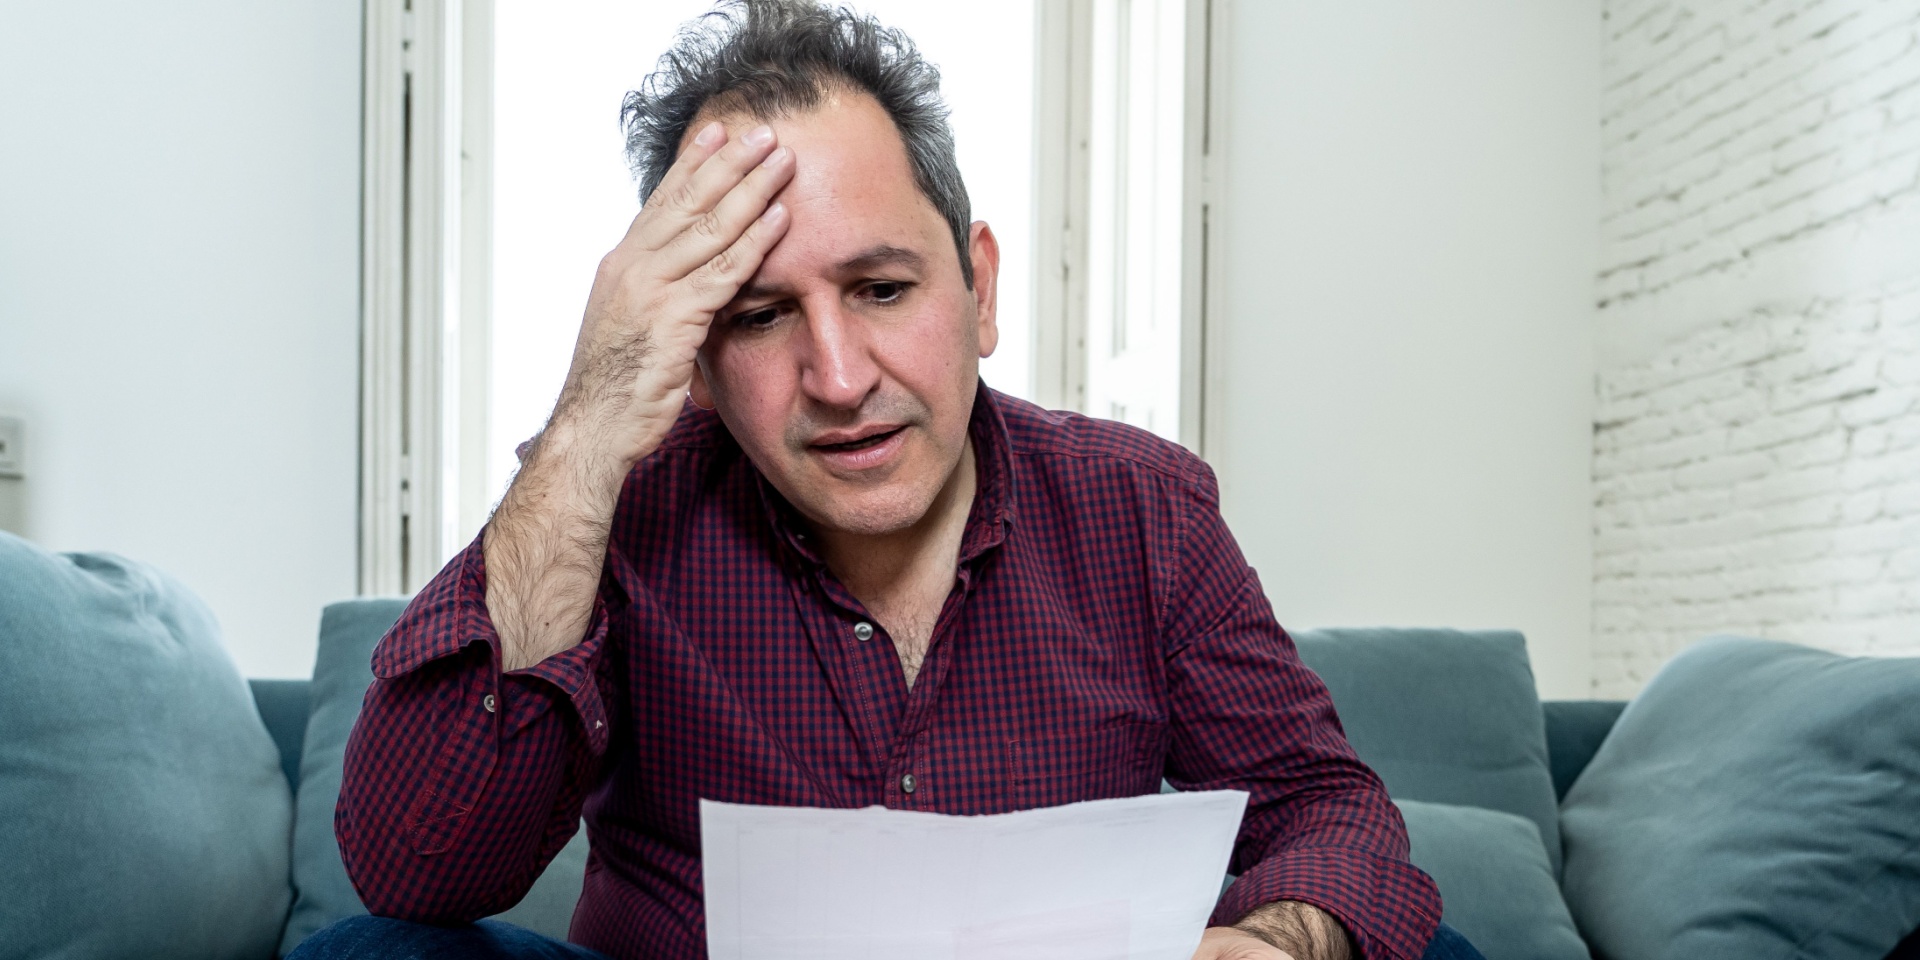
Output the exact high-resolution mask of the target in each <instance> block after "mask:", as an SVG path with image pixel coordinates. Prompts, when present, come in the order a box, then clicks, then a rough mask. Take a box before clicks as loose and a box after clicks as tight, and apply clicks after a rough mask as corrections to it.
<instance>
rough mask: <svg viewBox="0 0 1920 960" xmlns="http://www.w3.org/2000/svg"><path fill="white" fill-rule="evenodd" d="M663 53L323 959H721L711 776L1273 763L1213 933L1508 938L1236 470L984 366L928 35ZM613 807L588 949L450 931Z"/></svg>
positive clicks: (523, 882)
mask: <svg viewBox="0 0 1920 960" xmlns="http://www.w3.org/2000/svg"><path fill="white" fill-rule="evenodd" d="M662 64H663V67H662V69H661V71H660V72H658V73H656V74H655V75H653V76H652V77H650V78H649V80H648V82H647V84H646V85H645V87H644V88H643V89H642V90H641V91H639V92H636V93H634V94H631V95H630V96H629V98H628V101H627V105H626V109H625V111H624V120H625V123H626V126H627V130H628V134H629V137H628V150H629V155H630V157H631V159H632V160H633V162H634V165H635V168H636V170H637V171H638V172H639V174H640V177H641V194H642V197H643V199H644V208H643V209H642V211H641V212H640V214H639V215H638V216H637V217H636V218H635V219H634V221H633V224H632V227H631V229H629V231H628V232H627V235H626V237H625V238H624V239H623V240H622V241H621V242H620V244H619V246H618V247H616V248H615V249H614V250H613V252H611V253H609V254H608V255H607V256H606V258H605V259H604V260H603V261H602V262H601V264H600V269H599V271H598V273H597V275H596V276H595V280H594V285H593V290H592V293H591V295H590V297H589V299H588V304H587V310H586V317H585V320H584V322H583V324H582V326H581V331H580V335H579V339H578V341H577V345H576V348H575V351H574V357H573V363H572V368H571V370H570V372H569V374H568V377H567V382H566V384H565V386H564V388H563V390H562V392H561V396H560V399H559V401H558V403H557V404H556V406H555V409H554V411H553V415H552V417H551V419H550V421H549V423H548V425H547V426H546V428H545V429H544V430H543V431H542V432H541V434H540V436H539V437H538V438H537V439H536V440H535V441H534V442H533V444H532V445H531V447H530V449H528V450H527V451H526V453H525V456H524V458H523V463H522V467H521V470H520V473H519V475H518V476H517V477H516V478H515V479H514V482H513V484H512V486H511V488H510V489H509V490H508V492H507V494H506V496H505V497H504V498H503V500H502V501H501V503H500V506H499V508H498V510H497V511H496V513H495V515H494V517H493V519H492V521H491V522H490V523H489V524H488V526H487V529H486V531H485V532H484V533H483V534H482V536H481V538H480V539H479V540H478V541H477V542H476V543H475V544H474V545H473V546H470V547H469V548H468V549H467V550H466V551H465V552H464V553H462V554H461V555H460V556H459V557H457V558H456V559H455V560H454V561H453V562H452V563H450V564H449V565H448V566H447V568H446V569H445V570H443V571H442V572H441V573H440V575H439V576H438V577H437V578H436V579H435V580H434V582H433V583H432V584H430V585H429V586H428V587H427V588H426V589H425V590H423V591H422V592H421V594H420V595H419V596H418V597H417V598H415V600H414V601H413V603H412V605H411V606H410V607H409V608H408V610H407V612H406V614H405V615H404V616H403V617H402V618H401V620H400V622H399V623H398V624H397V625H396V626H395V627H394V629H393V631H392V632H391V633H389V634H388V635H387V636H386V637H385V638H384V639H383V640H382V642H381V645H380V647H379V648H378V650H377V651H376V652H375V654H374V663H373V667H374V673H375V676H376V678H377V679H376V681H375V683H374V685H373V687H372V688H371V689H370V690H369V691H368V694H367V699H366V707H365V712H364V713H363V715H362V717H361V719H360V722H359V725H358V726H357V727H356V728H355V731H354V734H353V740H352V742H351V744H350V746H349V749H348V755H347V762H346V779H345V784H344V786H343V789H342V792H341V797H340V805H339V808H338V815H337V820H336V828H337V832H338V835H339V838H340V847H341V852H342V855H343V857H344V858H345V860H346V863H347V866H348V869H349V872H350V874H351V876H352V877H353V880H354V883H355V885H356V887H357V888H358V889H359V891H360V893H361V896H362V898H363V900H364V901H365V903H366V905H367V907H368V909H369V910H370V911H371V912H372V913H373V914H375V915H376V916H378V917H384V918H393V919H387V920H362V921H355V922H348V923H346V924H343V925H336V926H335V927H333V928H330V929H329V930H328V931H323V932H322V933H321V934H319V935H317V936H316V937H315V938H314V939H312V940H310V941H309V942H308V943H307V944H306V945H303V947H302V949H301V954H302V956H303V957H304V956H326V955H345V954H346V953H349V952H351V953H353V954H354V955H356V956H367V955H383V954H382V953H381V951H386V952H385V953H384V955H389V956H392V955H401V954H403V953H404V954H405V955H414V956H426V955H433V953H434V951H442V952H446V953H449V954H457V955H463V956H474V955H494V956H554V957H582V956H593V955H595V954H593V953H591V952H590V951H589V950H588V949H582V948H583V947H584V948H590V950H591V951H598V952H599V953H601V954H605V955H608V956H612V957H620V958H626V957H632V958H641V957H647V958H666V960H681V958H694V957H700V956H703V955H704V950H705V931H704V924H703V918H702V907H701V888H700V848H699V824H698V815H697V803H698V800H699V799H700V798H703V797H704V798H710V799H717V800H726V801H734V802H746V803H763V804H783V805H799V806H841V807H857V806H866V805H870V804H885V805H887V806H891V807H898V808H904V809H917V810H932V811H940V812H946V813H958V814H979V813H993V812H1000V811H1006V810H1013V809H1019V808H1024V807H1034V806H1043V805H1051V804H1058V803H1066V802H1071V801H1076V800H1085V799H1092V798H1098V797H1112V796H1125V795H1132V794H1142V793H1152V792H1154V791H1155V790H1157V788H1158V787H1159V784H1160V782H1161V778H1162V777H1163V776H1165V777H1166V778H1167V779H1168V780H1169V781H1171V782H1172V783H1173V784H1174V785H1175V786H1177V787H1180V788H1182V789H1211V788H1224V787H1233V788H1239V789H1243V790H1246V791H1248V792H1249V793H1250V794H1251V798H1250V801H1249V806H1248V810H1247V816H1246V820H1245V822H1244V825H1243V827H1242V831H1241V834H1240V837H1239V838H1238V843H1237V846H1236V850H1235V854H1234V860H1233V867H1234V869H1235V871H1236V872H1238V873H1239V874H1240V875H1241V876H1240V879H1239V881H1238V882H1237V883H1235V884H1234V886H1233V887H1232V888H1231V889H1230V890H1229V891H1228V892H1227V894H1226V895H1225V897H1224V898H1223V899H1222V902H1221V904H1220V906H1219V908H1218V912H1217V913H1216V915H1215V918H1214V920H1215V923H1216V924H1217V925H1216V926H1214V927H1212V928H1210V929H1208V930H1207V931H1206V934H1205V937H1204V939H1203V940H1202V942H1201V944H1200V947H1199V950H1198V951H1197V952H1196V954H1195V956H1196V958H1213V960H1228V958H1236V960H1238V958H1244V960H1258V958H1275V957H1287V956H1291V957H1293V958H1297V960H1332V958H1343V957H1349V956H1365V957H1369V958H1377V957H1394V958H1412V957H1418V956H1421V955H1422V954H1423V952H1425V953H1426V955H1428V956H1434V957H1438V956H1477V954H1474V953H1472V950H1471V947H1468V946H1465V944H1464V941H1461V940H1459V939H1458V936H1457V935H1455V934H1451V933H1450V932H1449V931H1446V930H1445V929H1444V928H1440V931H1441V934H1440V936H1439V937H1438V938H1436V936H1435V931H1436V928H1437V925H1438V921H1439V912H1440V909H1439V907H1440V905H1439V899H1438V896H1437V895H1436V893H1435V891H1434V888H1433V886H1432V883H1431V881H1430V880H1428V879H1427V877H1426V876H1425V875H1424V874H1422V873H1420V872H1419V871H1418V870H1416V869H1414V868H1413V867H1412V866H1411V865H1409V864H1408V863H1407V862H1406V860H1405V854H1406V849H1407V848H1406V838H1405V832H1404V827H1403V826H1402V824H1401V821H1400V818H1399V816H1398V814H1397V813H1396V812H1395V810H1394V808H1393V807H1392V805H1391V804H1390V803H1389V802H1388V800H1387V798H1386V795H1385V793H1384V791H1383V790H1382V788H1381V785H1380V783H1379V780H1378V779H1377V778H1376V777H1375V776H1374V775H1373V774H1372V773H1371V772H1370V771H1369V770H1367V769H1366V768H1365V767H1364V766H1363V765H1362V764H1361V763H1360V762H1359V761H1358V760H1357V759H1356V758H1355V757H1354V756H1353V754H1352V751H1351V749H1350V748H1349V747H1348V745H1347V743H1346V741H1345V739H1344V737H1343V736H1342V734H1341V732H1340V729H1339V726H1338V722H1337V720H1336V719H1335V717H1334V713H1333V709H1332V705H1331V702H1330V700H1329V699H1328V696H1327V693H1326V690H1325V688H1324V687H1323V686H1322V685H1321V684H1320V683H1319V681H1318V680H1317V678H1315V677H1314V676H1313V675H1312V674H1311V673H1310V672H1309V671H1307V670H1306V669H1305V668H1304V667H1303V666H1302V665H1301V664H1300V662H1299V660H1298V658H1297V657H1296V655H1295V653H1294V651H1293V647H1292V643H1291V641H1290V640H1288V639H1287V637H1286V635H1285V633H1284V632H1282V631H1281V629H1280V628H1279V626H1278V624H1276V623H1275V622H1274V619H1273V615H1272V613H1271V611H1270V609H1269V607H1268V606H1267V603H1266V601H1265V599H1264V597H1263V596H1262V594H1261V592H1260V588H1259V584H1258V582H1257V580H1256V579H1255V578H1254V575H1253V572H1252V570H1251V569H1250V568H1248V567H1247V565H1246V563H1245V561H1244V560H1243V559H1242V558H1241V556H1240V553H1239V551H1238V549H1237V547H1236V546H1235V545H1234V543H1233V540H1232V538H1231V536H1230V535H1229V534H1228V532H1227V530H1226V528H1225V526H1224V524H1223V523H1222V521H1221V519H1220V515H1219V509H1218V494H1217V490H1216V487H1215V484H1214V481H1213V478H1212V475H1211V473H1210V472H1209V471H1208V469H1207V467H1206V466H1205V465H1204V464H1203V463H1201V462H1200V461H1199V460H1197V459H1196V458H1194V457H1192V456H1191V455H1189V454H1187V453H1186V452H1185V451H1183V450H1181V449H1179V448H1178V447H1176V446H1174V445H1171V444H1168V443H1165V442H1162V441H1160V440H1158V439H1156V438H1153V437H1151V436H1149V435H1147V434H1144V433H1142V432H1140V431H1136V430H1133V429H1130V428H1127V427H1124V426H1120V425H1116V424H1111V423H1105V422H1100V421H1095V420H1090V419H1086V418H1082V417H1078V416H1072V415H1067V414H1059V413H1050V412H1046V411H1042V410H1040V409H1038V408H1035V407H1033V406H1031V405H1029V404H1026V403H1022V402H1020V401H1017V400H1014V399H1011V398H1008V397H1006V396H1003V395H1000V394H996V393H994V392H992V391H990V390H988V389H986V388H985V387H984V386H983V385H982V384H981V383H980V381H979V379H978V373H977V369H978V361H979V358H980V357H984V356H986V355H988V354H989V353H991V352H992V350H993V348H994V345H995V341H996V338H997V336H998V331H997V328H996V326H995V281H996V279H997V273H998V269H999V257H1000V254H999V248H998V246H997V243H996V241H995V239H994V236H993V232H992V231H991V230H990V229H989V228H988V226H987V225H986V224H985V223H970V222H969V211H968V207H967V199H966V193H965V188H964V186H963V185H962V184H961V181H960V177H959V173H958V170H957V168H956V166H955V163H954V157H953V144H952V139H951V135H950V133H949V132H948V128H947V126H946V122H945V112H944V108H943V107H942V106H941V103H940V101H939V96H938V75H937V73H936V72H935V71H934V70H933V68H932V67H930V66H929V65H927V64H925V63H924V62H922V61H921V60H920V59H919V58H918V55H917V54H916V53H915V51H914V50H913V48H912V45H911V43H910V42H908V41H907V40H906V38H905V37H904V36H901V35H899V34H897V33H894V32H890V31H887V30H885V29H883V28H881V27H879V26H878V25H877V24H875V23H873V22H872V21H870V20H866V19H863V18H860V17H858V16H856V15H853V14H851V13H847V12H845V11H837V10H827V9H821V8H818V7H815V6H812V5H811V4H809V3H807V2H803V0H746V2H744V3H738V4H735V5H733V6H731V7H729V8H727V9H726V10H725V11H724V12H722V13H719V14H715V15H712V16H711V17H710V18H709V19H708V20H707V21H706V22H705V29H704V30H703V31H695V32H692V33H688V34H683V35H682V38H681V39H680V41H679V42H678V45H677V46H676V48H675V50H674V51H673V52H672V53H670V54H669V56H668V57H667V58H666V59H664V60H663V61H662ZM689 400H690V406H689V405H687V401H689ZM583 806H584V811H585V816H586V822H587V826H588V831H589V835H590V838H591V841H592V856H591V859H590V860H589V863H588V867H587V873H586V879H585V890H584V892H583V894H582V896H581V900H580V904H579V906H578V908H577V910H576V912H575V915H574V920H573V926H572V932H571V937H570V939H571V940H572V941H574V944H577V946H576V945H574V944H560V943H557V942H554V941H550V940H545V939H544V938H539V937H536V936H534V935H532V934H529V933H526V932H524V931H517V930H514V929H512V928H507V927H504V926H502V925H496V924H482V925H478V926H456V927H437V926H431V925H435V924H438V925H447V924H466V923H468V922H469V921H473V920H474V919H475V918H479V917H484V916H487V915H489V914H492V913H496V912H498V911H500V910H503V909H505V908H506V907H508V906H510V905H511V904H513V903H514V902H516V901H517V900H518V899H519V897H520V896H521V895H522V894H524V892H525V891H526V890H527V888H528V886H529V885H530V884H531V883H532V882H533V880H534V879H535V878H536V877H537V876H538V875H539V873H540V872H541V870H542V868H543V867H544V866H545V865H546V864H547V862H548V861H549V860H550V859H551V858H552V856H553V855H554V854H555V853H556V852H557V851H558V850H559V849H560V847H561V846H562V845H563V844H564V843H565V842H566V841H567V839H568V838H569V836H570V835H571V834H572V832H573V830H574V828H575V824H576V822H577V821H578V820H579V818H580V816H581V813H582V810H583ZM929 869H938V866H937V865H930V866H929ZM1449 950H1454V951H1458V952H1454V953H1449V952H1447V951H1449Z"/></svg>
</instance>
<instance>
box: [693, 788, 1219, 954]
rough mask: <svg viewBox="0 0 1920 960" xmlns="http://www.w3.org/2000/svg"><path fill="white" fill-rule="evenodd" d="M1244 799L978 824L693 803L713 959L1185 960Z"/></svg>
mask: <svg viewBox="0 0 1920 960" xmlns="http://www.w3.org/2000/svg"><path fill="white" fill-rule="evenodd" d="M1246 805H1247V795H1246V794H1245V793H1244V792H1242V791H1239V790H1215V791H1207V792H1196V793H1168V794H1158V795H1152V796H1142V797H1127V798H1124V799H1119V800H1092V801H1088V802H1086V803H1074V804H1068V805H1066V806H1060V807H1045V808H1041V809H1037V810H1022V811H1020V812H1017V813H1003V814H995V815H992V816H982V817H956V816H947V815H943V814H937V813H918V812H913V811H906V810H889V809H886V808H884V807H867V808H865V809H861V810H820V809H811V808H804V807H762V806H748V805H742V804H733V803H716V802H714V801H711V800H702V801H700V843H701V862H702V871H703V873H704V879H705V884H706V897H707V950H708V953H709V954H710V955H711V956H712V960H906V958H912V960H1189V958H1190V957H1192V956H1193V950H1194V947H1196V946H1198V945H1199V943H1200V934H1201V932H1202V931H1203V930H1205V928H1206V921H1207V915H1208V914H1209V913H1211V912H1212V911H1213V904H1214V901H1215V900H1216V899H1217V898H1218V897H1219V894H1220V881H1221V880H1222V879H1223V878H1224V877H1225V875H1226V871H1227V858H1228V857H1229V855H1230V854H1231V853H1232V850H1233V840H1234V836H1235V835H1236V834H1238V833H1239V830H1240V817H1241V814H1243V813H1244V812H1245V811H1246Z"/></svg>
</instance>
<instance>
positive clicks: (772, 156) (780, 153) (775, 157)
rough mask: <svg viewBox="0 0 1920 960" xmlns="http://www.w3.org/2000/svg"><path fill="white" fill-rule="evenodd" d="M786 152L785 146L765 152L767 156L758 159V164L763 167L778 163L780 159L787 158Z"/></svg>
mask: <svg viewBox="0 0 1920 960" xmlns="http://www.w3.org/2000/svg"><path fill="white" fill-rule="evenodd" d="M788 152H789V151H788V150H787V148H786V147H781V148H780V149H778V150H775V151H774V152H772V153H769V154H767V158H766V159H765V160H762V161H760V165H761V166H763V167H771V166H776V165H778V164H779V163H780V161H782V160H785V159H786V158H787V153H788Z"/></svg>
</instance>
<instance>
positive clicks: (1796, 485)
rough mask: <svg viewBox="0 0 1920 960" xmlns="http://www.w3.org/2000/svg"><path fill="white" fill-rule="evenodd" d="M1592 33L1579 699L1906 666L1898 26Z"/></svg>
mask: <svg viewBox="0 0 1920 960" xmlns="http://www.w3.org/2000/svg"><path fill="white" fill-rule="evenodd" d="M1607 12H1608V30H1607V36H1606V41H1605V43H1606V45H1605V56H1604V60H1603V62H1604V68H1603V70H1604V73H1603V76H1604V80H1605V86H1606V91H1607V92H1606V95H1605V99H1604V102H1603V109H1602V114H1603V117H1604V120H1603V127H1602V130H1603V137H1604V144H1605V145H1604V148H1603V154H1602V156H1603V161H1604V171H1605V180H1604V217H1603V219H1602V238H1603V246H1602V250H1601V261H1600V287H1599V292H1598V293H1599V301H1600V308H1599V312H1598V319H1597V328H1596V329H1597V336H1598V348H1599V358H1600V362H1599V395H1600V406H1599V410H1598V412H1597V420H1598V423H1597V424H1596V429H1595V436H1594V441H1595V456H1594V470H1595V478H1596V479H1595V484H1596V486H1595V497H1596V505H1595V524H1596V535H1597V541H1596V549H1597V555H1596V570H1595V573H1596V578H1597V579H1596V583H1595V598H1594V600H1595V602H1594V654H1595V668H1596V680H1597V682H1598V686H1599V689H1600V691H1601V692H1603V693H1606V694H1608V695H1627V694H1631V693H1633V692H1634V691H1635V690H1637V689H1639V687H1640V686H1641V685H1642V684H1643V683H1645V682H1646V680H1647V679H1648V678H1649V677H1651V676H1652V675H1653V673H1654V672H1655V671H1657V670H1658V669H1659V668H1660V666H1661V665H1662V664H1664V663H1665V662H1666V660H1667V658H1668V657H1670V656H1671V655H1672V654H1673V653H1674V652H1675V651H1677V650H1679V649H1680V648H1681V647H1683V646H1685V645H1687V644H1688V643H1691V642H1692V641H1694V640H1697V639H1699V638H1700V637H1701V636H1704V635H1706V634H1709V633H1716V632H1737V633H1746V634H1752V635H1759V636H1768V637H1773V638H1775V639H1781V640H1790V641H1796V642H1801V643H1810V644H1816V645H1819V646H1822V647H1826V648H1830V649H1833V650H1837V651H1841V652H1846V653H1876V654H1907V655H1912V654H1913V653H1915V652H1920V2H1916V0H1898V2H1884V3H1876V2H1868V0H1829V2H1814V0H1787V2H1782V3H1776V4H1770V5H1766V6H1763V7H1754V6H1752V5H1750V4H1747V3H1743V2H1729V0H1694V2H1690V3H1685V4H1679V5H1672V4H1663V3H1650V2H1645V0H1609V2H1608V3H1607Z"/></svg>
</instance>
